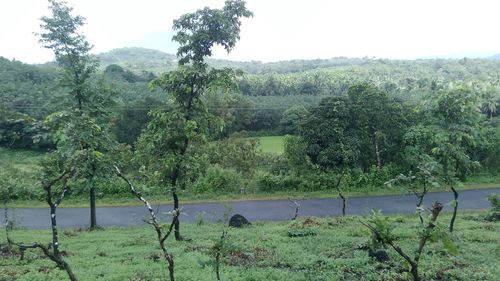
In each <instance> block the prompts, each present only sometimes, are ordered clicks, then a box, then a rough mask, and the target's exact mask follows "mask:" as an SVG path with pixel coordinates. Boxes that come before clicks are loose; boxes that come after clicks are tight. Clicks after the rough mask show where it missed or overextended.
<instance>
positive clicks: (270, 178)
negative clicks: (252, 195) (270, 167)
mask: <svg viewBox="0 0 500 281" xmlns="http://www.w3.org/2000/svg"><path fill="white" fill-rule="evenodd" d="M301 182H302V181H301V179H299V178H298V177H296V176H293V175H273V174H269V173H266V172H262V173H260V174H258V175H257V186H258V188H259V190H261V191H266V192H274V191H283V190H296V189H297V187H298V186H299V185H300V184H301Z"/></svg>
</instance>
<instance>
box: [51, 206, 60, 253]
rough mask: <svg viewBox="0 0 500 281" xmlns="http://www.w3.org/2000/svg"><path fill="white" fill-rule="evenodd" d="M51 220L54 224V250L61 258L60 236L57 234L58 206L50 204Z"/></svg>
mask: <svg viewBox="0 0 500 281" xmlns="http://www.w3.org/2000/svg"><path fill="white" fill-rule="evenodd" d="M50 222H51V224H52V248H53V249H52V250H53V252H54V256H55V257H56V258H58V259H59V257H60V256H59V237H58V236H57V220H56V206H55V205H51V206H50Z"/></svg>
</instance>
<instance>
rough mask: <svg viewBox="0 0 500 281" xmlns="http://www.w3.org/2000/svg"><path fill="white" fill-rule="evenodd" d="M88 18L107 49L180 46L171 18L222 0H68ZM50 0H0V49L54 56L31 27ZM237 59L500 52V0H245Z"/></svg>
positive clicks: (41, 58)
mask: <svg viewBox="0 0 500 281" xmlns="http://www.w3.org/2000/svg"><path fill="white" fill-rule="evenodd" d="M68 2H69V3H70V5H72V6H73V7H74V13H75V14H78V15H82V16H84V17H86V18H87V25H86V26H85V27H84V29H83V32H84V33H85V35H86V36H87V39H88V41H89V42H90V43H92V44H93V45H94V46H95V47H94V49H93V52H95V53H98V52H104V51H108V50H111V49H113V48H120V47H134V46H138V47H146V48H153V49H160V50H163V51H166V52H169V53H174V52H175V49H176V46H175V45H174V44H173V43H172V42H171V41H170V39H171V37H172V34H173V33H172V31H171V26H172V20H173V19H175V18H177V17H179V16H180V15H181V14H183V13H186V12H191V11H194V10H196V9H199V8H202V7H204V6H210V7H213V8H216V7H222V5H223V2H224V1H223V0H205V1H202V0H68ZM47 6H48V4H47V2H46V1H45V0H0V56H4V57H7V58H9V59H12V58H15V59H17V60H21V61H24V62H29V63H40V62H45V61H48V60H51V59H52V58H53V56H52V53H51V52H50V51H49V50H44V49H43V48H41V47H39V44H38V41H37V38H36V36H35V35H33V32H36V31H39V24H40V21H39V18H40V17H41V16H42V15H49V12H48V9H47ZM247 6H248V8H249V9H250V10H251V11H253V12H254V14H255V16H254V17H253V18H250V19H245V20H244V21H243V25H242V31H241V41H240V42H239V43H238V44H237V46H236V48H235V50H234V51H233V52H232V53H231V54H230V55H229V56H228V55H226V54H225V53H224V51H222V50H217V52H216V53H215V57H217V58H226V59H232V60H261V61H278V60H286V59H316V58H331V57H337V56H348V57H363V56H369V57H372V56H374V57H378V58H404V59H413V58H420V57H463V56H469V57H475V56H488V55H492V54H495V53H500V32H499V27H500V1H498V0H467V1H461V0H343V1H341V0H247Z"/></svg>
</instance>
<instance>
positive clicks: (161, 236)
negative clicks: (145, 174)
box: [115, 166, 179, 281]
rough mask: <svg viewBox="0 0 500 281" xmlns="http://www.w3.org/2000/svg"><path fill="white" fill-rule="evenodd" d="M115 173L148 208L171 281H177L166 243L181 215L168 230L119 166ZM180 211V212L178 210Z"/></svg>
mask: <svg viewBox="0 0 500 281" xmlns="http://www.w3.org/2000/svg"><path fill="white" fill-rule="evenodd" d="M115 171H116V174H117V176H118V177H120V178H122V179H123V180H124V181H125V182H126V183H127V185H128V187H129V189H130V192H131V193H132V194H133V195H134V196H135V197H136V198H137V199H139V200H140V201H141V202H142V203H144V205H145V206H146V207H147V209H148V212H149V215H150V217H151V219H150V220H149V221H148V223H149V224H150V225H152V226H153V228H154V229H155V231H156V235H157V238H158V243H159V245H160V249H161V250H162V252H163V257H164V258H165V261H166V262H167V268H168V273H169V279H170V281H175V274H174V273H175V271H174V256H173V255H172V254H171V253H170V252H169V251H168V248H167V246H166V245H165V241H166V240H167V238H168V237H169V236H170V234H171V233H172V230H173V228H174V224H175V222H176V219H175V218H177V217H178V216H179V214H178V213H176V214H174V220H172V223H171V224H170V226H169V227H168V228H165V225H163V224H161V223H160V221H159V220H158V218H157V217H156V213H155V211H154V210H153V208H152V207H151V204H149V202H148V201H147V200H146V199H145V198H144V197H143V196H142V194H141V193H140V192H139V191H137V189H136V188H135V187H134V185H133V184H132V182H131V181H130V180H129V179H128V178H126V177H125V176H124V175H123V174H122V172H121V171H120V169H118V167H117V166H115ZM177 211H178V210H177Z"/></svg>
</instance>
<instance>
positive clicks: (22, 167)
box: [0, 147, 44, 173]
mask: <svg viewBox="0 0 500 281" xmlns="http://www.w3.org/2000/svg"><path fill="white" fill-rule="evenodd" d="M43 155H44V153H43V152H38V151H33V150H25V149H7V148H3V147H0V172H1V171H6V170H15V171H17V172H21V173H34V172H36V171H38V170H39V169H40V161H41V159H42V157H43Z"/></svg>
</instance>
